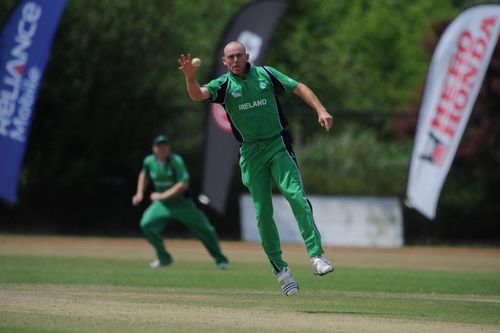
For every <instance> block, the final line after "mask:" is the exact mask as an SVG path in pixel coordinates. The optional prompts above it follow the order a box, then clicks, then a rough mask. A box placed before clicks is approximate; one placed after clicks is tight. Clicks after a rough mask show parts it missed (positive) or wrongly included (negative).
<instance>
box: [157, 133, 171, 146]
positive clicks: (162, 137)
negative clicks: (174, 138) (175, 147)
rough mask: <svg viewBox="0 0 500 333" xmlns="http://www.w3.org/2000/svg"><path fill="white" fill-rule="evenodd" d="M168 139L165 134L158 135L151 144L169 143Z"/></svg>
mask: <svg viewBox="0 0 500 333" xmlns="http://www.w3.org/2000/svg"><path fill="white" fill-rule="evenodd" d="M169 142H170V141H169V140H168V138H167V136H165V135H158V136H157V137H156V138H155V139H154V140H153V144H155V145H159V144H160V143H169Z"/></svg>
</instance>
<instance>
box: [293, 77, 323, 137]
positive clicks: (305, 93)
mask: <svg viewBox="0 0 500 333" xmlns="http://www.w3.org/2000/svg"><path fill="white" fill-rule="evenodd" d="M293 93H294V94H295V95H297V96H299V97H300V98H302V100H303V101H304V102H306V103H307V105H309V106H310V107H311V108H313V109H314V111H316V113H317V115H318V122H319V124H320V125H321V127H323V128H324V129H326V130H327V131H329V130H330V128H332V126H333V117H332V115H331V114H329V113H328V111H327V110H326V108H325V107H324V106H323V104H321V102H320V100H319V98H318V96H316V94H315V93H314V92H313V91H312V90H311V89H310V88H309V87H308V86H306V85H305V84H303V83H300V82H299V83H298V84H297V87H295V89H294V90H293Z"/></svg>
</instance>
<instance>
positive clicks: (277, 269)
mask: <svg viewBox="0 0 500 333" xmlns="http://www.w3.org/2000/svg"><path fill="white" fill-rule="evenodd" d="M248 60H249V55H248V54H247V53H246V49H245V46H244V45H243V44H241V43H239V42H234V41H233V42H230V43H228V44H227V45H226V46H225V48H224V55H223V57H222V62H223V64H224V65H225V66H226V67H227V68H228V72H227V73H225V74H224V75H222V76H220V77H219V78H216V79H214V80H212V81H210V82H209V83H207V84H205V85H204V86H200V84H199V83H198V80H197V79H196V66H195V65H194V64H193V63H192V58H191V55H190V54H187V56H185V55H181V57H180V59H179V61H178V62H179V65H180V69H181V70H182V72H183V73H184V76H185V79H186V84H187V90H188V93H189V96H190V97H191V99H192V100H194V101H211V102H213V103H219V104H221V105H222V106H223V107H224V108H225V110H226V113H227V115H228V119H229V121H230V123H231V128H232V129H233V133H234V135H235V137H236V139H237V140H239V141H240V142H241V146H240V167H241V176H242V181H243V184H244V185H245V186H246V187H247V188H248V190H249V192H250V195H251V197H252V200H253V203H254V206H255V211H256V215H257V227H258V229H259V234H260V238H261V242H262V247H263V249H264V252H265V254H266V255H267V258H268V259H269V262H270V263H271V266H272V269H273V272H274V273H275V274H276V278H277V280H278V282H279V284H280V285H281V288H282V290H283V292H284V293H285V295H287V296H290V295H294V294H296V293H297V292H298V289H299V287H298V285H297V283H296V282H295V280H294V279H293V278H292V275H291V272H290V270H289V268H288V264H287V262H286V261H284V260H283V258H282V251H281V244H280V238H279V234H278V230H277V228H276V224H275V222H274V219H273V206H272V182H274V184H275V185H276V186H277V188H278V189H279V190H280V192H281V193H282V194H283V196H284V197H285V198H286V199H287V200H288V202H289V203H290V206H291V208H292V211H293V214H294V216H295V218H296V220H297V223H298V226H299V230H300V233H301V235H302V237H303V239H304V242H305V245H306V249H307V253H308V255H309V257H310V260H311V264H312V269H313V273H314V274H316V275H325V274H328V273H330V272H332V271H333V266H332V264H331V263H330V262H329V261H328V260H326V259H325V258H324V257H323V253H324V250H323V247H322V245H321V236H320V234H319V231H318V229H317V228H316V225H315V223H314V219H313V213H312V207H311V205H310V203H309V200H307V198H306V196H305V193H304V189H303V186H302V179H301V175H300V172H299V169H298V166H297V161H296V159H295V154H294V152H293V150H292V146H291V139H290V135H289V133H288V131H287V130H286V126H287V120H286V119H285V117H284V115H283V112H282V110H281V107H280V104H279V101H278V97H277V93H279V92H280V91H283V90H290V91H292V92H293V93H294V94H295V95H297V96H299V97H300V98H302V99H303V100H304V101H305V102H306V103H307V104H308V105H309V106H310V107H312V108H313V109H314V110H315V111H316V113H317V116H318V122H319V124H320V125H321V126H322V127H324V128H325V129H326V130H327V131H328V130H330V128H331V127H332V125H333V118H332V116H331V115H330V114H329V113H328V112H327V110H326V109H325V107H324V106H323V105H322V104H321V102H320V101H319V99H318V98H317V97H316V95H315V94H314V92H313V91H312V90H311V89H309V88H308V87H307V86H306V85H304V84H303V83H300V82H297V81H295V80H294V79H292V78H290V77H288V76H286V75H285V74H283V73H281V72H279V71H278V70H276V69H275V68H273V67H268V66H253V65H251V64H250V63H249V62H248Z"/></svg>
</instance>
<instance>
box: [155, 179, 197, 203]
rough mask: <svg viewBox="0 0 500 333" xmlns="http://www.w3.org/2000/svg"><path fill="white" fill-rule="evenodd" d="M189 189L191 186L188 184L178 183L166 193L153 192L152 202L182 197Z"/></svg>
mask: <svg viewBox="0 0 500 333" xmlns="http://www.w3.org/2000/svg"><path fill="white" fill-rule="evenodd" d="M188 188H189V184H188V183H187V182H178V183H176V184H174V185H173V186H172V187H171V188H169V189H168V190H166V191H164V192H153V193H151V198H150V199H151V200H152V201H156V200H165V199H168V198H172V197H175V196H177V195H180V194H182V193H184V192H186V191H187V190H188Z"/></svg>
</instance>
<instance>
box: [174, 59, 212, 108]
mask: <svg viewBox="0 0 500 333" xmlns="http://www.w3.org/2000/svg"><path fill="white" fill-rule="evenodd" d="M192 60H193V59H192V58H191V54H189V53H188V54H187V56H184V54H181V57H180V58H179V60H178V63H179V66H180V67H179V69H180V70H182V72H183V73H184V77H185V78H186V86H187V91H188V93H189V97H191V99H192V100H193V101H205V100H207V99H209V98H210V92H209V91H208V89H207V88H205V87H201V86H200V84H199V83H198V80H197V79H196V66H195V65H193V62H192Z"/></svg>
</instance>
